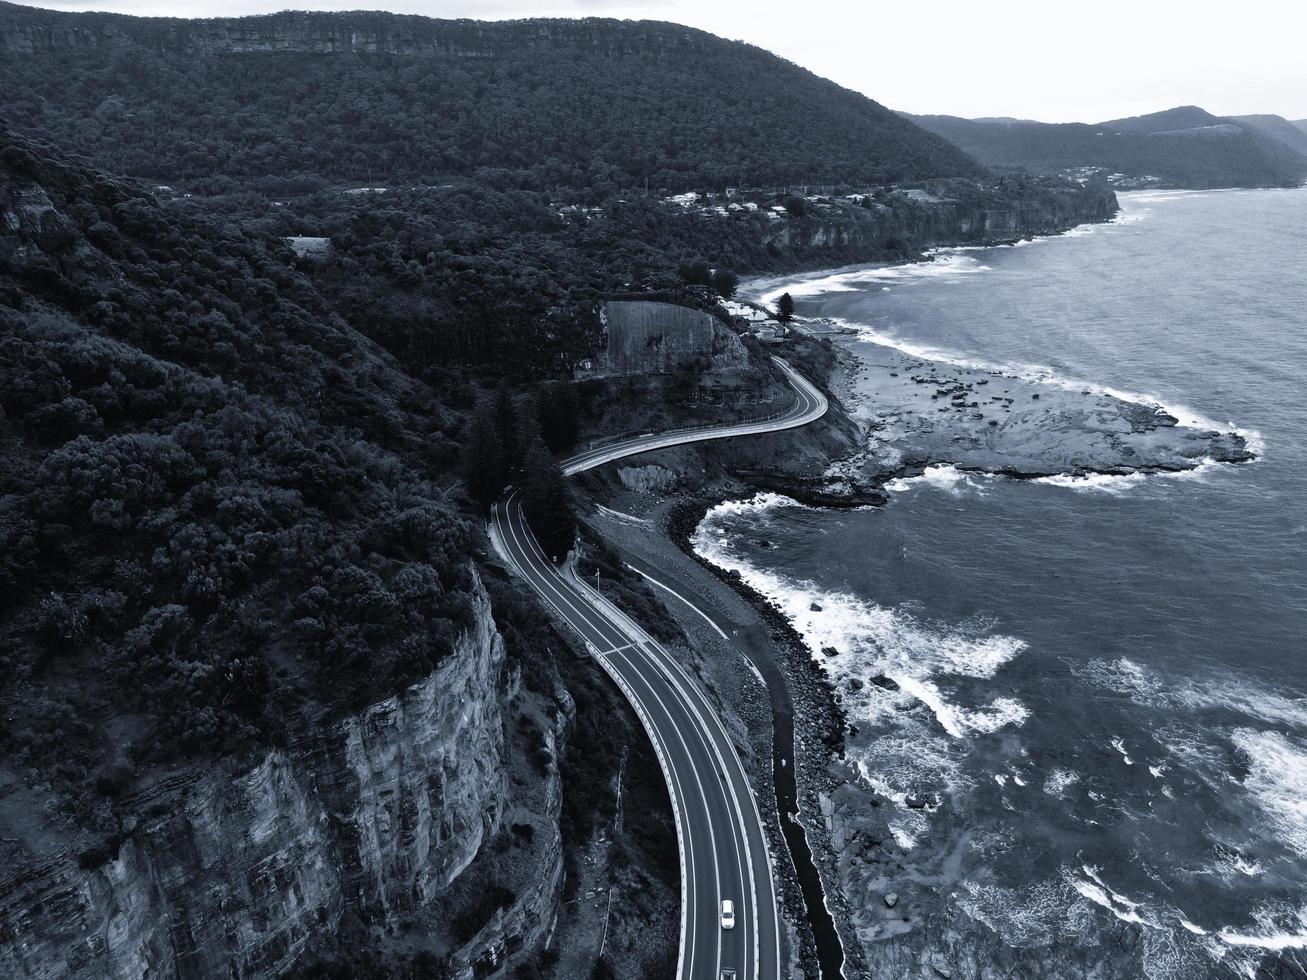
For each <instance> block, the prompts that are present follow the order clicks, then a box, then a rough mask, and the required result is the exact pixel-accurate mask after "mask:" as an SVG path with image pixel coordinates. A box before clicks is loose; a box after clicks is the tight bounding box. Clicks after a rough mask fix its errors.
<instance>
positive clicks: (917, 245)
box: [765, 178, 1118, 265]
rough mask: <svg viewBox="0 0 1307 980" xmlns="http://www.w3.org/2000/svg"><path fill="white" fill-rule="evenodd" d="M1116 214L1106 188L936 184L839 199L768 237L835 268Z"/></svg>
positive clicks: (775, 227)
mask: <svg viewBox="0 0 1307 980" xmlns="http://www.w3.org/2000/svg"><path fill="white" fill-rule="evenodd" d="M1117 207H1118V206H1117V201H1116V195H1115V194H1114V193H1113V192H1112V191H1111V190H1109V189H1107V188H1106V187H1101V188H1100V187H1080V186H1077V185H1074V184H1070V183H1066V182H1061V181H1055V180H1046V179H1024V180H1021V181H1015V180H1009V179H1007V178H997V179H993V180H980V181H961V180H949V181H932V182H926V183H923V184H922V186H921V187H919V188H911V189H906V190H897V191H894V192H892V193H889V194H885V195H882V196H881V197H879V198H878V199H874V200H867V201H866V202H865V203H864V204H863V205H861V206H850V205H849V204H847V203H845V202H844V201H842V200H838V199H837V200H830V201H827V202H825V203H820V202H819V203H817V204H816V205H815V206H814V205H811V204H810V205H809V207H808V209H807V213H806V214H805V215H804V216H802V217H798V218H795V217H792V216H786V217H784V218H780V219H778V220H775V221H773V222H772V223H771V227H770V228H769V229H768V232H767V234H766V236H765V237H766V240H767V243H768V245H769V246H771V247H772V248H773V249H774V250H778V251H782V252H785V253H789V254H792V255H794V256H796V257H797V258H798V259H799V261H800V262H801V263H809V262H815V263H817V264H821V263H825V264H828V265H833V264H836V262H837V261H842V260H847V261H850V262H854V261H866V260H868V259H871V258H881V257H884V253H885V252H898V253H899V254H901V255H907V254H910V253H911V252H912V251H914V250H919V249H924V248H930V247H932V246H938V245H959V244H969V243H974V244H980V243H994V242H1008V241H1014V240H1018V239H1022V238H1029V237H1032V236H1035V235H1049V234H1057V233H1058V232H1062V231H1065V230H1066V229H1068V228H1071V227H1074V226H1075V225H1077V224H1081V223H1084V222H1093V221H1104V220H1107V219H1108V218H1110V217H1112V215H1114V214H1115V213H1116V211H1117Z"/></svg>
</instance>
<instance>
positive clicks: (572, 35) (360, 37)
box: [0, 4, 711, 58]
mask: <svg viewBox="0 0 1307 980" xmlns="http://www.w3.org/2000/svg"><path fill="white" fill-rule="evenodd" d="M0 14H3V15H4V17H3V18H2V19H0V51H5V52H7V53H10V54H16V55H17V54H35V53H38V52H42V51H58V50H70V49H78V48H105V47H116V46H124V45H129V44H144V45H146V46H148V47H152V48H154V49H156V50H160V51H178V52H189V53H192V54H200V55H215V54H250V53H272V52H276V53H302V54H334V53H340V52H353V53H356V54H391V55H419V56H447V57H459V58H493V57H495V56H496V55H498V54H502V53H505V52H506V51H514V50H518V49H520V48H521V47H522V46H524V45H525V46H527V47H539V48H554V47H575V48H578V49H586V50H588V51H590V52H591V53H597V54H600V55H603V56H607V57H622V56H624V55H632V54H637V53H653V54H655V55H657V54H658V53H661V52H671V51H675V50H691V51H694V50H703V49H704V48H705V47H707V46H708V44H709V42H710V40H711V39H710V38H709V36H708V35H705V34H703V33H702V32H700V31H695V30H691V29H689V28H682V27H679V26H678V25H675V24H654V23H647V22H646V23H640V22H620V23H618V22H606V21H598V20H577V21H562V20H541V21H499V22H496V21H474V20H431V19H429V18H426V17H416V16H403V15H396V14H388V13H382V12H380V11H369V12H367V13H366V14H364V13H360V14H357V15H355V16H353V17H351V18H348V19H345V18H341V17H339V16H336V15H334V14H330V13H325V12H311V11H293V10H287V11H282V12H280V13H275V14H267V15H264V16H259V17H242V18H212V19H207V20H181V19H173V18H166V19H165V18H149V19H143V18H136V17H124V16H122V15H120V14H76V15H68V14H65V13H62V12H59V11H53V10H39V9H32V8H25V7H15V6H13V5H10V4H0Z"/></svg>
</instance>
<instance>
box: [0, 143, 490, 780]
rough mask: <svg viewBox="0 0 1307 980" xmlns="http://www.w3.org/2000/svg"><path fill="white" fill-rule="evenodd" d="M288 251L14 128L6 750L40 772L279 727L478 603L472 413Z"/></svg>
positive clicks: (0, 176) (395, 671)
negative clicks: (464, 452)
mask: <svg viewBox="0 0 1307 980" xmlns="http://www.w3.org/2000/svg"><path fill="white" fill-rule="evenodd" d="M289 259H290V255H289V249H287V248H286V247H284V246H283V245H282V244H281V243H280V242H279V241H278V240H277V239H273V238H269V237H267V236H260V235H251V234H249V233H247V232H245V231H243V230H241V229H240V228H237V227H235V226H232V225H229V224H223V223H220V222H217V221H214V220H211V219H205V218H202V217H198V216H194V215H185V214H179V213H177V212H168V211H165V210H164V209H162V208H160V207H159V206H158V204H157V202H156V201H155V200H154V199H153V198H151V197H149V196H148V195H147V194H145V193H143V192H142V191H141V190H140V189H139V187H137V186H136V185H135V184H134V183H133V182H130V181H122V180H117V179H113V178H108V177H104V176H102V175H99V174H97V173H94V172H92V171H90V170H88V169H86V168H84V167H81V166H78V165H73V164H69V163H66V162H63V161H62V160H61V159H60V158H59V157H58V156H56V155H55V154H53V153H51V152H50V151H49V150H48V148H46V147H43V146H41V145H39V144H36V143H33V142H30V141H26V140H21V139H18V138H16V137H14V136H13V134H12V133H10V132H9V131H8V130H6V129H3V128H0V622H3V627H0V691H2V692H4V693H3V705H2V710H0V715H3V716H4V717H5V719H6V721H5V724H4V726H3V729H0V745H3V753H4V757H5V759H6V760H7V762H8V763H9V764H10V765H13V766H16V767H18V768H19V769H21V770H26V771H28V772H30V773H31V774H32V777H33V778H34V779H36V780H37V781H39V782H44V783H47V784H49V783H54V784H56V785H59V784H65V783H67V784H71V785H73V786H74V787H76V786H78V785H80V784H81V783H82V781H84V780H89V779H92V778H94V779H97V780H100V781H101V782H102V783H103V784H104V785H106V786H113V785H115V783H116V781H118V783H120V782H121V780H122V779H124V778H126V777H125V776H123V773H130V772H131V770H132V767H134V766H135V765H138V764H142V763H148V762H152V761H159V760H161V759H167V758H170V757H175V756H177V755H179V754H180V755H187V754H192V753H213V752H223V753H227V752H239V751H241V750H243V749H245V748H248V747H250V746H253V745H256V744H266V743H267V742H269V741H276V740H277V739H278V738H280V737H281V734H282V733H283V732H284V731H285V729H286V726H287V724H288V722H289V721H290V719H292V718H294V717H296V716H297V715H299V714H300V713H301V712H305V711H307V712H310V716H311V714H312V713H313V712H316V711H318V710H320V709H324V708H325V709H327V710H332V709H338V708H348V707H353V706H356V705H358V704H361V703H365V702H367V701H369V700H373V699H375V698H376V697H377V695H378V694H379V693H383V692H389V691H393V690H396V689H398V688H399V687H401V686H403V685H405V684H407V683H411V682H413V681H415V680H417V679H418V678H420V677H422V676H424V675H425V674H426V673H428V672H430V670H431V669H432V667H433V665H435V664H436V663H438V662H439V661H440V660H441V659H442V657H444V656H445V655H446V653H447V652H448V650H449V649H450V643H451V641H452V639H453V638H454V637H456V636H457V634H458V633H459V632H460V631H461V629H462V628H463V627H464V625H465V623H466V621H467V617H468V616H469V614H470V603H469V601H468V598H467V593H468V589H469V582H470V579H469V575H470V572H469V564H468V555H469V553H470V550H471V536H470V527H469V524H468V523H467V521H466V519H465V518H463V517H461V516H460V515H458V514H457V513H456V511H455V510H454V509H453V507H452V506H451V505H450V504H448V503H446V501H445V494H446V491H447V489H448V485H449V483H450V482H451V479H452V477H451V474H450V471H451V470H452V469H453V468H454V467H453V461H454V460H455V459H456V453H455V447H454V446H453V444H452V442H451V440H450V437H449V432H450V430H451V429H452V428H453V427H454V426H455V425H456V423H457V419H456V418H455V417H454V416H453V415H452V414H451V413H450V412H448V411H447V410H445V409H444V408H443V407H442V406H441V405H440V404H439V403H437V402H436V401H435V400H434V399H433V398H432V395H431V393H430V390H429V389H427V388H426V387H425V386H422V385H419V384H417V383H416V382H414V381H413V380H411V379H410V378H409V377H408V376H406V375H405V374H404V373H403V372H402V371H400V370H399V369H398V368H397V366H396V365H395V363H394V362H393V361H392V360H391V359H390V358H389V357H388V356H386V355H385V354H384V353H383V352H382V351H381V350H380V349H379V348H378V347H377V346H376V345H374V344H373V343H371V342H370V341H368V340H367V339H366V338H364V337H363V336H361V335H360V334H358V333H357V332H356V331H354V330H353V329H352V328H351V327H349V326H348V325H347V324H346V323H345V322H344V321H343V320H341V318H340V317H339V316H338V315H337V314H336V313H335V312H334V311H333V310H332V309H331V307H330V306H329V305H328V304H327V303H326V302H325V301H324V300H323V299H322V298H321V297H320V296H319V295H318V293H317V292H316V291H315V289H314V288H313V286H312V285H311V283H309V282H308V281H307V280H306V279H305V278H304V277H303V276H302V275H300V274H299V273H297V272H295V271H294V270H293V269H292V268H291V265H290V262H289ZM106 717H115V718H118V719H119V723H120V724H122V725H123V726H124V727H122V728H121V729H120V730H119V731H118V732H117V734H116V735H115V736H114V737H113V738H106V732H105V731H103V730H102V729H101V728H100V727H99V723H100V721H101V720H103V719H104V718H106ZM74 799H77V797H76V795H74ZM82 802H83V803H85V805H87V806H89V805H92V804H93V802H94V801H93V800H90V801H88V800H85V799H84V798H83V799H82Z"/></svg>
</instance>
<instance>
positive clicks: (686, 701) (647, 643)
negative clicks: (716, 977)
mask: <svg viewBox="0 0 1307 980" xmlns="http://www.w3.org/2000/svg"><path fill="white" fill-rule="evenodd" d="M571 578H572V583H573V585H575V586H577V587H578V588H579V590H580V592H581V594H582V595H583V596H585V597H586V598H587V599H589V600H590V601H591V602H595V601H596V600H597V601H598V602H600V603H602V604H603V605H604V606H606V607H607V609H608V616H609V618H610V619H612V620H613V621H614V622H616V623H620V624H621V625H622V629H623V632H626V633H628V634H629V635H630V636H631V637H632V639H639V640H640V641H641V642H640V644H639V649H640V650H641V652H642V653H644V654H645V656H646V657H647V658H648V659H649V662H650V663H651V665H652V666H653V667H654V669H655V670H656V671H658V672H659V673H661V674H662V675H663V676H664V677H665V679H666V681H667V683H668V685H669V686H670V687H671V689H672V690H673V691H674V692H676V693H677V694H678V695H679V696H680V698H681V701H682V706H683V707H684V708H685V709H686V710H688V711H689V712H690V715H691V717H692V718H694V719H697V721H698V727H697V731H696V732H695V734H696V735H698V736H699V738H700V739H701V740H702V743H703V745H704V746H706V747H707V749H708V756H709V758H714V757H715V758H716V760H717V764H718V766H719V767H720V771H721V775H722V777H723V778H724V779H725V782H726V786H727V790H728V791H729V794H730V798H731V804H732V807H733V808H734V810H735V820H734V821H732V825H731V843H732V845H733V847H734V848H735V852H736V861H737V862H738V861H739V858H740V856H741V855H743V856H744V859H745V863H746V864H747V875H748V879H749V898H750V901H749V903H748V904H747V905H746V906H745V908H746V909H748V910H750V911H751V912H752V918H753V971H752V974H753V976H754V977H757V976H758V973H759V970H760V964H759V958H758V943H759V938H758V919H759V916H758V888H757V882H756V878H755V875H754V869H753V847H752V845H751V844H750V843H749V831H748V828H747V827H746V825H745V819H744V809H743V808H742V807H741V806H740V799H739V796H738V795H737V794H736V788H735V781H734V780H732V779H729V778H726V771H727V769H728V768H729V767H728V765H727V763H726V759H725V757H724V756H723V754H722V752H721V749H720V747H719V746H718V745H717V744H716V743H715V742H714V741H713V739H711V738H709V737H707V733H708V732H709V727H708V724H707V722H706V721H705V719H704V716H703V714H702V713H701V712H700V711H699V709H698V708H697V706H696V705H695V703H694V699H693V698H691V697H690V695H689V693H688V691H687V690H686V689H685V688H684V687H682V685H681V684H680V683H679V682H678V681H677V680H676V679H675V678H674V677H672V676H671V674H670V672H669V671H668V670H667V667H666V663H668V662H670V663H672V664H673V665H675V661H674V660H673V658H672V657H671V655H670V654H668V653H667V651H666V650H665V649H664V648H663V647H662V646H660V645H659V644H658V642H657V641H656V640H654V638H653V637H651V636H650V635H649V634H648V633H647V632H645V630H644V629H643V628H642V627H641V626H640V625H639V624H638V623H636V622H635V621H634V620H632V619H631V618H630V617H629V616H627V615H626V614H625V613H624V612H622V611H621V610H620V609H618V608H617V607H616V606H614V605H613V604H612V602H611V601H609V599H608V598H607V597H606V596H604V595H603V594H602V593H600V592H597V591H595V590H594V589H591V588H590V586H589V583H586V582H583V581H582V580H581V579H580V578H579V577H578V576H576V575H575V574H572V575H571ZM651 650H652V653H651V652H650V651H651ZM682 676H685V675H684V673H683V672H682ZM685 680H686V682H687V684H688V685H689V686H691V687H696V693H698V694H699V695H700V697H701V698H702V692H699V691H697V686H696V685H694V683H693V682H692V681H690V680H689V678H688V676H687V677H685ZM703 700H704V704H705V707H707V701H706V699H703ZM708 712H709V714H713V712H712V709H711V707H708ZM714 717H715V715H714ZM717 727H718V730H719V731H720V732H721V734H722V738H723V742H724V744H726V745H730V746H732V751H731V757H732V759H733V760H734V762H735V765H736V766H737V767H738V768H739V771H740V772H741V773H742V772H743V767H742V764H741V763H740V760H739V756H738V755H736V754H735V752H734V748H733V746H734V744H735V743H734V742H733V741H731V739H730V737H729V736H728V735H727V734H726V730H725V728H724V727H722V725H721V722H720V720H718V726H717ZM687 751H688V750H687ZM744 778H745V785H746V786H747V785H748V780H747V777H744ZM750 794H751V796H752V790H750ZM752 802H753V807H754V814H755V820H759V821H760V819H761V818H759V817H758V816H757V806H758V802H757V800H756V799H753V800H752ZM759 828H761V823H759ZM762 843H763V856H764V858H765V859H766V863H767V865H768V880H769V881H770V880H771V879H770V872H771V860H770V856H769V854H768V852H767V847H766V838H762ZM747 921H748V920H747V918H746V922H747ZM776 927H777V940H776V942H777V952H778V955H779V946H780V936H779V922H777V923H776ZM777 963H778V968H779V959H778V961H777ZM719 966H720V963H719ZM745 975H746V976H748V975H749V974H748V972H746V974H745Z"/></svg>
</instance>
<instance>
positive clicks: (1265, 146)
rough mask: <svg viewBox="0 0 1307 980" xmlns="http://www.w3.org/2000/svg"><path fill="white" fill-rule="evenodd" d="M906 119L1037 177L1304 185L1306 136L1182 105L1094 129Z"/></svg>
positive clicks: (985, 159)
mask: <svg viewBox="0 0 1307 980" xmlns="http://www.w3.org/2000/svg"><path fill="white" fill-rule="evenodd" d="M905 115H906V114H905ZM907 118H909V119H911V120H912V121H914V122H916V123H917V124H918V125H920V126H922V127H923V128H925V129H928V130H930V131H931V132H933V133H936V134H937V135H939V136H942V137H944V138H945V139H947V140H949V141H950V142H952V143H955V144H956V145H958V146H959V147H961V148H962V149H963V150H965V151H966V152H967V153H969V154H970V155H971V156H973V157H975V158H976V159H977V160H979V161H980V162H981V163H985V164H988V165H990V166H999V167H1021V168H1024V169H1027V170H1031V171H1034V172H1036V173H1066V172H1076V171H1086V170H1098V171H1102V172H1104V174H1105V175H1108V176H1112V177H1113V178H1114V179H1115V180H1117V181H1118V182H1120V183H1122V184H1123V185H1125V186H1139V185H1144V184H1151V185H1153V186H1165V187H1193V188H1208V187H1294V186H1297V185H1298V184H1300V183H1302V181H1303V180H1304V179H1305V178H1307V129H1304V128H1303V127H1301V126H1299V125H1296V124H1294V123H1290V122H1289V121H1288V120H1286V119H1284V118H1283V117H1280V116H1272V115H1253V116H1231V117H1222V116H1214V115H1212V114H1211V113H1209V112H1207V111H1206V110H1204V109H1201V108H1199V107H1197V106H1177V107H1175V108H1172V109H1166V110H1163V111H1161V112H1154V113H1149V114H1147V115H1142V116H1132V117H1129V118H1126V119H1111V120H1108V121H1106V122H1101V123H1095V124H1092V125H1090V124H1085V123H1041V122H1033V121H1028V120H1005V119H962V118H960V117H957V116H914V115H907Z"/></svg>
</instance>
